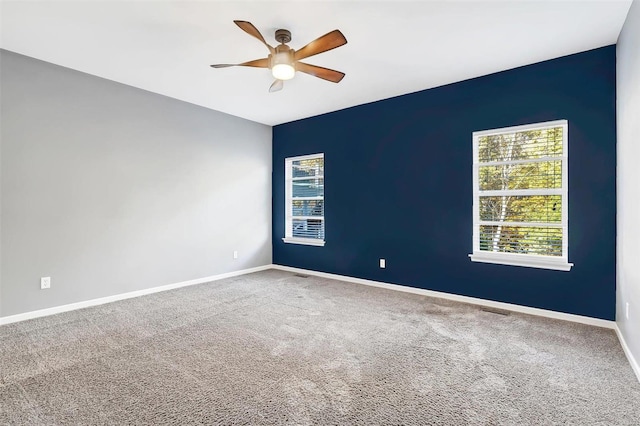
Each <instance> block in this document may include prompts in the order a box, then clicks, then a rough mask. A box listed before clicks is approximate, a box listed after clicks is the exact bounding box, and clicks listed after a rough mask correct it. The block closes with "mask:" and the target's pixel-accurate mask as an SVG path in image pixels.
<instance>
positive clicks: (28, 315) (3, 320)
mask: <svg viewBox="0 0 640 426" xmlns="http://www.w3.org/2000/svg"><path fill="white" fill-rule="evenodd" d="M271 267H272V265H263V266H257V267H255V268H248V269H241V270H239V271H233V272H227V273H224V274H218V275H212V276H210V277H204V278H196V279H195V280H189V281H182V282H179V283H174V284H167V285H162V286H159V287H152V288H145V289H144V290H137V291H131V292H128V293H122V294H116V295H113V296H107V297H100V298H98V299H91V300H85V301H82V302H76V303H70V304H68V305H62V306H54V307H52V308H46V309H40V310H37V311H30V312H25V313H22V314H16V315H10V316H6V317H0V325H4V324H11V323H13V322H18V321H25V320H28V319H33V318H39V317H44V316H48V315H54V314H59V313H62V312H68V311H73V310H76V309H82V308H88V307H90V306H97V305H103V304H105V303H111V302H116V301H118V300H124V299H131V298H132V297H138V296H144V295H146V294H152V293H158V292H161V291H167V290H173V289H175V288H180V287H187V286H190V285H195V284H203V283H208V282H211V281H217V280H222V279H224V278H230V277H235V276H238V275H244V274H250V273H252V272H259V271H264V270H266V269H271Z"/></svg>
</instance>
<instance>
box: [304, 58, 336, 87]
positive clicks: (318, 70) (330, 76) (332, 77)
mask: <svg viewBox="0 0 640 426" xmlns="http://www.w3.org/2000/svg"><path fill="white" fill-rule="evenodd" d="M296 70H297V71H300V72H303V73H306V74H309V75H312V76H314V77H318V78H321V79H323V80H327V81H331V82H333V83H339V82H340V80H342V79H343V78H344V73H343V72H340V71H335V70H331V69H329V68H324V67H319V66H317V65H309V64H305V63H304V62H296Z"/></svg>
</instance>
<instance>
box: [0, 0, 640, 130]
mask: <svg viewBox="0 0 640 426" xmlns="http://www.w3.org/2000/svg"><path fill="white" fill-rule="evenodd" d="M630 4H631V0H621V1H615V0H602V1H550V0H547V1H515V0H514V1H466V2H462V1H413V2H398V1H395V2H391V1H387V2H382V1H334V2H327V1H322V2H319V1H318V2H305V1H286V2H271V1H256V2H241V1H234V2H215V1H209V2H206V1H162V2H161V1H107V2H105V1H83V2H79V1H75V2H65V1H40V2H38V1H2V4H1V6H2V9H1V11H0V13H1V15H2V20H1V24H2V32H1V46H2V48H4V49H7V50H11V51H14V52H18V53H21V54H24V55H28V56H31V57H34V58H38V59H42V60H45V61H48V62H52V63H54V64H58V65H62V66H65V67H69V68H73V69H76V70H79V71H83V72H86V73H89V74H93V75H96V76H100V77H104V78H107V79H110V80H114V81H118V82H120V83H124V84H128V85H131V86H135V87H139V88H142V89H146V90H149V91H152V92H156V93H160V94H163V95H166V96H170V97H173V98H176V99H181V100H183V101H187V102H191V103H194V104H197V105H202V106H204V107H207V108H211V109H214V110H218V111H223V112H226V113H229V114H233V115H236V116H240V117H244V118H247V119H249V120H254V121H257V122H260V123H265V124H270V125H275V124H279V123H284V122H288V121H292V120H296V119H300V118H304V117H309V116H313V115H318V114H322V113H325V112H329V111H335V110H338V109H343V108H347V107H350V106H353V105H359V104H363V103H367V102H372V101H376V100H379V99H384V98H389V97H392V96H396V95H400V94H404V93H410V92H415V91H418V90H423V89H427V88H430V87H436V86H440V85H443V84H447V83H451V82H455V81H460V80H464V79H468V78H472V77H477V76H481V75H485V74H489V73H492V72H496V71H501V70H505V69H509V68H514V67H517V66H520V65H525V64H530V63H534V62H539V61H542V60H546V59H551V58H555V57H559V56H563V55H567V54H571V53H576V52H580V51H584V50H588V49H593V48H596V47H601V46H605V45H609V44H613V43H615V42H616V40H617V38H618V34H619V33H620V30H621V28H622V25H623V23H624V20H625V17H626V15H627V12H628V10H629V6H630ZM234 19H241V20H248V21H251V22H252V23H253V24H254V25H255V26H256V27H257V28H258V29H259V30H260V31H261V32H262V34H263V35H264V37H265V38H266V39H267V41H268V42H269V43H271V44H276V42H275V40H274V39H273V33H274V31H275V30H276V29H277V28H286V29H289V30H290V31H291V32H292V37H293V39H292V41H291V43H289V45H290V46H291V47H292V48H294V49H298V48H300V47H302V46H303V45H305V44H306V43H308V42H309V41H311V40H313V39H315V38H316V37H319V36H321V35H323V34H325V33H327V32H329V31H331V30H333V29H336V28H338V29H340V30H341V31H342V32H343V33H344V34H345V36H346V38H347V40H348V44H347V45H346V46H343V47H340V48H338V49H335V50H332V51H330V52H326V53H323V54H321V55H318V56H315V57H312V58H309V59H307V60H306V62H309V63H312V64H315V65H321V66H325V67H328V68H333V69H337V70H340V71H343V72H345V73H346V77H345V78H344V80H343V81H342V82H341V83H339V84H334V83H329V82H326V81H324V80H320V79H318V78H314V77H311V76H308V75H306V74H301V73H298V74H297V75H296V77H295V78H294V79H293V80H292V81H289V82H286V83H285V88H284V90H283V91H281V92H277V93H268V91H267V90H268V88H269V85H270V84H271V82H272V77H271V75H270V72H269V71H268V70H266V69H256V68H240V67H238V68H226V69H212V68H210V67H209V64H213V63H235V62H243V61H247V60H251V59H256V58H262V57H266V56H267V53H268V52H267V50H266V49H265V47H264V46H263V45H262V44H260V42H259V41H257V40H255V39H254V38H252V37H250V36H249V35H247V34H245V33H244V32H243V31H242V30H240V29H239V28H238V27H236V26H235V25H234V23H233V22H232V21H233V20H234Z"/></svg>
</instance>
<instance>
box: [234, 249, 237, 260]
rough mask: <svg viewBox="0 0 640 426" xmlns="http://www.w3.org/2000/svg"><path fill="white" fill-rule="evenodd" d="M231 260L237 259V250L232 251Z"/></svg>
mask: <svg viewBox="0 0 640 426" xmlns="http://www.w3.org/2000/svg"><path fill="white" fill-rule="evenodd" d="M233 258H234V259H237V258H238V250H234V251H233Z"/></svg>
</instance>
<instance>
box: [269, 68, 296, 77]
mask: <svg viewBox="0 0 640 426" xmlns="http://www.w3.org/2000/svg"><path fill="white" fill-rule="evenodd" d="M271 74H273V78H276V79H278V80H291V79H292V78H293V76H294V75H296V69H295V68H293V66H292V65H289V64H276V65H274V66H273V68H271Z"/></svg>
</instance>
